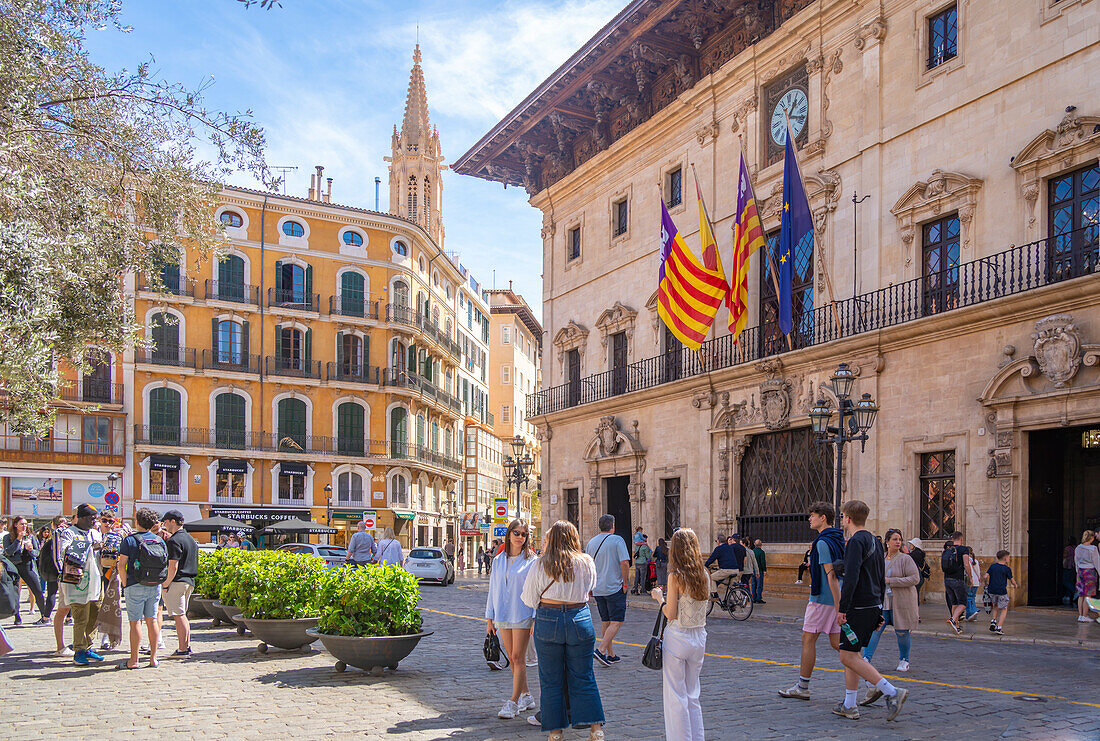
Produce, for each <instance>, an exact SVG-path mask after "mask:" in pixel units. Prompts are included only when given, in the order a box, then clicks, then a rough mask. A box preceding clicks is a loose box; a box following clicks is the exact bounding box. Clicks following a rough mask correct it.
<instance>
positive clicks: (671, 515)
mask: <svg viewBox="0 0 1100 741" xmlns="http://www.w3.org/2000/svg"><path fill="white" fill-rule="evenodd" d="M661 485H662V488H663V489H664V499H665V538H671V537H672V534H673V533H674V532H676V529H677V528H678V527H680V479H679V477H677V478H673V479H662V480H661Z"/></svg>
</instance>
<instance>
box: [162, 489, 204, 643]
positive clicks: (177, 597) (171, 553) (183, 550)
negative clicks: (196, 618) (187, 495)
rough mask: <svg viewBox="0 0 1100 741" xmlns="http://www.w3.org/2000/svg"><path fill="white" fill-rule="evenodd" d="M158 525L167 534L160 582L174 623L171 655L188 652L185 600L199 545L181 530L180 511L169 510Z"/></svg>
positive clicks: (191, 584)
mask: <svg viewBox="0 0 1100 741" xmlns="http://www.w3.org/2000/svg"><path fill="white" fill-rule="evenodd" d="M161 526H162V528H163V529H164V530H165V531H167V532H168V533H171V535H172V537H170V538H169V539H168V541H167V543H168V579H167V580H166V581H165V582H164V604H165V605H166V607H167V609H168V615H169V616H170V617H171V618H172V619H173V620H174V621H175V622H176V637H177V638H178V639H179V648H178V649H177V650H176V652H175V653H174V654H172V655H173V656H190V655H191V623H190V622H188V620H187V602H188V600H189V599H190V598H191V592H193V591H194V590H195V577H196V576H198V574H199V547H198V545H196V544H195V539H194V538H192V537H191V534H190V533H188V532H187V531H186V530H184V529H183V513H182V512H180V511H179V510H176V509H170V510H168V511H167V512H165V513H164V517H162V518H161Z"/></svg>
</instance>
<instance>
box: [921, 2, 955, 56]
mask: <svg viewBox="0 0 1100 741" xmlns="http://www.w3.org/2000/svg"><path fill="white" fill-rule="evenodd" d="M958 53H959V8H958V6H957V5H952V6H950V7H948V8H944V9H943V10H941V11H940V12H939V13H936V14H935V15H933V16H931V17H930V18H929V19H928V69H933V68H934V67H938V66H940V65H941V64H943V63H944V62H946V61H947V60H949V59H954V58H955V57H956V56H957V55H958Z"/></svg>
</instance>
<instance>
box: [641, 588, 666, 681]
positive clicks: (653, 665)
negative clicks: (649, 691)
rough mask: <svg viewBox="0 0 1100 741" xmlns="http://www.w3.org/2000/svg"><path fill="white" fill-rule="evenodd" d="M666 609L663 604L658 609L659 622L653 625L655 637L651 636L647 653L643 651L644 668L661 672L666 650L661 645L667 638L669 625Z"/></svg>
mask: <svg viewBox="0 0 1100 741" xmlns="http://www.w3.org/2000/svg"><path fill="white" fill-rule="evenodd" d="M664 607H665V605H664V603H663V602H662V603H661V606H660V607H659V608H658V609H657V622H655V623H654V624H653V635H652V636H650V638H649V643H647V644H646V645H645V651H642V666H644V667H646V668H648V669H655V670H657V671H660V670H661V666H662V664H663V659H662V655H663V653H664V649H663V647H662V645H661V644H662V643H663V641H664V638H665V625H667V624H668V619H667V618H665V610H664Z"/></svg>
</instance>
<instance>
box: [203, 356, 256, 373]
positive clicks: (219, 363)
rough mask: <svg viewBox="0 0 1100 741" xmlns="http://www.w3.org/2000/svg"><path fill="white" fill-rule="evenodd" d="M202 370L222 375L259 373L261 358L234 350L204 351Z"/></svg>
mask: <svg viewBox="0 0 1100 741" xmlns="http://www.w3.org/2000/svg"><path fill="white" fill-rule="evenodd" d="M202 369H203V370H204V371H216V372H222V373H230V372H232V373H259V372H260V356H259V355H249V354H248V353H242V352H233V351H232V350H216V351H215V350H203V351H202Z"/></svg>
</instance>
